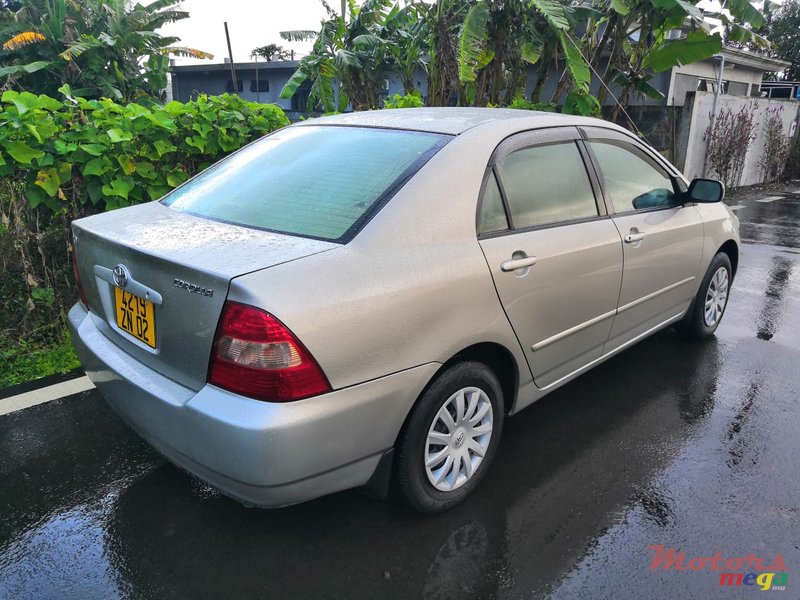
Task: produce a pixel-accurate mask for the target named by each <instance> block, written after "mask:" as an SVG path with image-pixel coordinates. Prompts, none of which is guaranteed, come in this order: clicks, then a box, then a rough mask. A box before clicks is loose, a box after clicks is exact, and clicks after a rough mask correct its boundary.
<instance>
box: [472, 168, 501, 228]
mask: <svg viewBox="0 0 800 600" xmlns="http://www.w3.org/2000/svg"><path fill="white" fill-rule="evenodd" d="M504 229H508V219H506V209H505V208H503V198H502V197H501V196H500V188H499V187H498V185H497V180H496V179H495V177H494V173H492V174H490V175H489V179H488V181H487V182H486V190H485V191H484V192H483V200H482V202H481V212H480V214H479V215H478V233H492V232H494V231H502V230H504Z"/></svg>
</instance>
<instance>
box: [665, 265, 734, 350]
mask: <svg viewBox="0 0 800 600" xmlns="http://www.w3.org/2000/svg"><path fill="white" fill-rule="evenodd" d="M731 274H732V270H731V260H730V258H729V257H728V255H727V254H725V253H724V252H720V253H719V254H717V255H716V256H715V257H714V260H712V261H711V265H710V266H709V267H708V271H706V275H705V277H704V278H703V282H702V283H701V284H700V289H699V290H698V291H697V296H695V299H694V301H693V302H692V305H691V306H690V307H689V311H688V312H687V313H686V316H684V317H683V319H682V320H681V321H680V323H678V331H680V332H681V333H682V334H683V335H684V336H686V337H689V338H693V339H699V340H702V339H705V338H707V337H710V336H711V335H713V334H714V332H715V331H716V330H717V327H719V324H720V321H722V317H723V315H724V314H725V309H726V308H727V306H728V294H729V293H730V284H731Z"/></svg>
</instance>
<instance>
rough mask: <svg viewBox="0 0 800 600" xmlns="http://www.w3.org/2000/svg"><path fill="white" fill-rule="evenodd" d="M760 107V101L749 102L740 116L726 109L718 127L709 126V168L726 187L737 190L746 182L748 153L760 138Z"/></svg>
mask: <svg viewBox="0 0 800 600" xmlns="http://www.w3.org/2000/svg"><path fill="white" fill-rule="evenodd" d="M756 108H758V103H757V102H752V103H747V104H746V105H745V106H743V107H742V108H741V110H739V112H737V113H734V112H733V111H732V110H731V109H729V108H723V109H722V110H721V111H720V112H719V114H718V115H717V118H716V119H715V120H714V128H713V129H712V128H711V124H709V126H708V129H706V132H705V136H704V137H705V140H706V144H707V148H708V150H707V152H708V165H709V166H710V167H711V168H712V169H713V170H714V173H716V174H717V176H718V177H719V178H720V179H721V180H722V182H723V183H724V184H725V187H726V188H729V189H732V188H735V187H737V186H738V185H739V181H741V179H742V170H743V169H744V160H745V158H746V156H747V150H748V149H749V147H750V143H751V142H752V141H753V140H754V139H756V133H755V131H756V121H755V111H756Z"/></svg>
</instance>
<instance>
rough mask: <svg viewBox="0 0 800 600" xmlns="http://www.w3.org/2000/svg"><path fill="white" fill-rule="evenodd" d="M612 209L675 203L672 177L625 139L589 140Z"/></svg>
mask: <svg viewBox="0 0 800 600" xmlns="http://www.w3.org/2000/svg"><path fill="white" fill-rule="evenodd" d="M589 146H591V148H592V151H593V152H594V155H595V157H596V158H597V162H598V163H599V165H600V170H601V171H602V173H603V182H604V184H605V191H606V193H607V194H610V196H611V203H612V204H613V205H614V212H618V213H624V212H630V211H633V210H644V209H647V208H658V207H661V206H675V205H676V204H677V198H676V196H675V189H674V187H673V184H672V180H671V179H670V178H669V176H668V175H667V174H666V173H665V172H664V171H662V170H661V169H660V168H659V167H657V166H656V165H655V164H654V163H653V161H652V160H650V159H649V158H647V157H646V156H645V155H643V154H642V153H640V152H639V151H638V150H636V149H635V148H634V147H633V146H631V145H630V144H626V143H625V142H612V141H592V142H589Z"/></svg>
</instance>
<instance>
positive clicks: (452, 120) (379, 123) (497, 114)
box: [295, 107, 628, 135]
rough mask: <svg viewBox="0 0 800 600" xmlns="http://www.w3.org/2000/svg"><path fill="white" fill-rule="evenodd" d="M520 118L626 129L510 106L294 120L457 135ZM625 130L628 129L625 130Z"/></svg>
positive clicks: (530, 122) (523, 125) (534, 123)
mask: <svg viewBox="0 0 800 600" xmlns="http://www.w3.org/2000/svg"><path fill="white" fill-rule="evenodd" d="M512 120H517V121H519V129H520V130H524V129H534V128H539V127H557V126H567V125H573V126H579V125H585V126H592V125H594V126H601V127H611V128H613V129H616V130H621V131H625V130H624V129H622V128H621V127H619V126H617V125H614V124H613V123H609V122H608V121H603V120H600V119H593V118H589V117H579V116H575V115H562V114H559V113H551V112H539V111H531V110H517V109H510V108H476V107H463V108H461V107H442V108H397V109H391V110H368V111H361V112H352V113H346V114H341V115H331V116H328V117H321V118H318V119H309V120H307V121H302V122H301V123H296V124H295V125H296V126H305V125H347V126H351V127H380V128H385V129H407V130H412V131H427V132H430V133H443V134H448V135H459V134H461V133H464V132H465V131H467V130H469V129H473V128H475V127H480V126H487V125H488V126H490V125H491V124H492V123H495V122H497V121H505V122H508V121H512ZM625 132H626V133H628V132H627V131H625Z"/></svg>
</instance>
